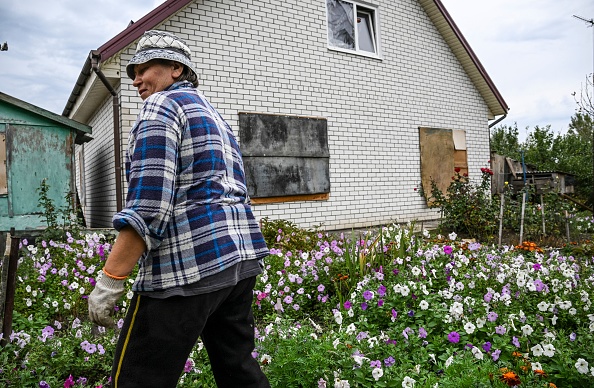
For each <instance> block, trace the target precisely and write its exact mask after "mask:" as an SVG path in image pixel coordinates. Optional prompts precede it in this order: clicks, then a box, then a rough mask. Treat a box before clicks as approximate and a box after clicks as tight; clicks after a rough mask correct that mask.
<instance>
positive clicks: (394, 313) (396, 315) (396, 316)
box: [392, 309, 398, 319]
mask: <svg viewBox="0 0 594 388" xmlns="http://www.w3.org/2000/svg"><path fill="white" fill-rule="evenodd" d="M392 318H394V319H396V318H398V311H396V310H394V309H392Z"/></svg>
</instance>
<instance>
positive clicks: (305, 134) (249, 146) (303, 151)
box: [239, 113, 330, 157]
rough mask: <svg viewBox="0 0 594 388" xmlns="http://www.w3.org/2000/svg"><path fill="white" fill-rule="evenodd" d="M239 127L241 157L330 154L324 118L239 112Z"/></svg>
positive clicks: (318, 155)
mask: <svg viewBox="0 0 594 388" xmlns="http://www.w3.org/2000/svg"><path fill="white" fill-rule="evenodd" d="M239 127H240V141H241V153H242V154H243V156H296V157H329V156H330V152H329V151H328V130H327V121H326V119H322V118H314V117H297V116H281V115H269V114H257V113H240V114H239Z"/></svg>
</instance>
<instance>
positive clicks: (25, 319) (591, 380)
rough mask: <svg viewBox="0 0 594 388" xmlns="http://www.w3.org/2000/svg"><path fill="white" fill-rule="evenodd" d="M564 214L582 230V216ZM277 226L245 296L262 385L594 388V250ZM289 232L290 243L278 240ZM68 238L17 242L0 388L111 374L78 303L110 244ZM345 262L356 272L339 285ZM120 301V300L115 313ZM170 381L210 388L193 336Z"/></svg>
mask: <svg viewBox="0 0 594 388" xmlns="http://www.w3.org/2000/svg"><path fill="white" fill-rule="evenodd" d="M574 218H575V220H576V224H578V223H579V225H582V227H588V228H591V226H589V224H592V223H593V222H592V219H591V218H589V219H587V218H583V217H577V216H576V217H574ZM278 225H280V223H279V224H277V227H275V233H276V236H274V237H272V241H276V240H277V239H278V242H281V241H282V244H281V245H279V246H278V247H276V248H275V247H271V255H270V256H269V257H268V258H266V259H265V272H264V273H263V274H262V275H261V276H259V277H258V281H257V284H256V287H255V290H254V293H255V298H254V306H253V307H254V308H253V310H254V317H255V320H256V343H255V350H254V353H253V355H254V357H255V358H256V360H257V361H258V362H259V363H260V365H261V367H262V369H263V371H264V372H265V373H266V375H267V376H268V378H269V379H270V381H271V383H272V386H278V387H291V388H293V387H316V386H324V385H325V386H327V387H328V386H334V387H347V386H350V387H353V388H354V387H374V388H375V387H398V388H400V387H411V386H413V384H414V387H427V388H432V387H434V386H435V385H436V384H437V385H438V386H440V387H500V388H503V387H507V386H510V384H509V381H507V382H506V381H505V374H506V373H510V374H511V373H512V372H513V376H515V377H514V378H516V377H517V379H519V381H520V382H521V386H522V387H540V388H542V387H543V386H545V385H546V384H548V383H550V382H552V383H555V384H557V385H558V386H563V387H587V386H593V384H594V372H592V371H591V369H590V368H592V367H593V366H594V350H593V349H592V346H591V335H592V332H594V316H593V315H592V301H593V300H594V290H593V289H592V286H591V285H592V281H593V280H594V262H593V261H592V255H590V254H587V255H586V256H575V255H574V256H570V255H567V254H565V253H564V251H557V250H550V251H544V252H543V251H542V250H530V251H524V250H522V251H520V250H518V249H516V248H514V247H503V248H501V249H497V248H495V247H493V246H492V245H482V244H480V243H478V242H471V243H469V242H466V241H458V240H457V236H456V233H450V234H449V236H448V239H444V238H439V239H434V238H431V235H430V234H429V233H428V232H426V231H423V232H422V233H421V234H415V233H413V231H414V224H410V225H406V226H397V225H390V226H386V227H383V228H381V229H377V230H373V231H366V232H360V233H358V232H355V231H353V232H351V234H350V236H351V237H350V238H349V237H348V236H345V235H343V234H336V235H335V234H329V233H321V232H318V233H317V234H316V235H315V236H311V235H310V238H309V239H302V237H301V236H303V235H306V234H309V232H308V231H300V230H297V229H298V228H296V227H294V226H286V225H289V223H286V224H284V225H285V226H283V228H284V229H285V230H282V229H281V228H280V227H278ZM592 229H594V228H592ZM286 230H291V232H290V234H291V236H296V238H297V243H296V244H292V243H291V242H290V241H287V240H285V239H284V237H285V236H286ZM589 230H590V229H589ZM293 233H294V234H293ZM279 236H280V238H278V237H279ZM70 239H71V240H70V241H66V242H65V243H63V244H62V243H55V242H49V243H48V242H46V243H45V246H44V242H39V243H38V244H36V245H35V246H30V245H29V244H27V243H25V244H24V246H25V249H24V250H23V251H22V252H21V253H22V258H21V259H20V266H19V277H18V282H17V294H18V297H17V298H16V305H15V309H16V311H15V320H14V323H13V324H14V328H15V331H14V332H13V333H11V334H10V335H4V338H5V339H6V340H7V342H8V343H7V345H6V346H5V347H2V348H0V365H2V367H1V368H2V370H1V371H0V385H1V386H4V385H5V386H17V387H46V385H45V384H48V385H49V386H51V387H60V386H68V387H71V386H75V387H97V386H98V385H100V384H104V383H105V382H106V380H107V375H108V373H109V370H110V368H111V360H112V357H113V351H114V348H115V342H116V338H117V335H118V329H115V330H104V329H101V328H97V327H95V326H93V325H92V324H91V323H90V322H89V321H88V319H87V317H86V313H85V311H86V307H85V305H84V303H85V300H86V299H85V296H86V295H87V294H88V292H89V291H90V288H91V287H90V286H91V285H92V281H91V279H92V278H93V277H94V276H95V275H94V273H95V272H96V269H97V268H98V267H99V266H98V265H96V263H100V262H101V261H102V258H103V257H104V256H105V255H106V254H107V253H108V252H109V248H110V246H111V245H110V243H109V242H108V241H107V240H108V239H107V238H105V236H100V235H88V236H86V237H85V238H83V239H81V240H76V239H73V238H72V237H70ZM312 240H313V241H315V243H314V244H310V242H311V241H312ZM305 242H307V244H306V243H305ZM583 244H584V245H588V244H587V243H586V242H585V241H584V242H583ZM589 244H590V247H589V248H587V247H586V248H587V249H589V251H588V252H590V251H592V248H591V243H589ZM285 246H286V247H298V249H297V250H296V251H290V250H287V249H286V248H284V247H285ZM349 246H351V247H352V249H354V251H353V252H354V253H353V256H352V258H351V259H348V258H347V257H345V255H348V254H349V253H347V250H348V249H347V247H349ZM101 249H103V252H101ZM574 252H575V253H577V250H576V251H574ZM362 258H363V260H361V259H362ZM347 260H351V261H352V271H353V272H352V275H353V277H354V278H356V281H355V282H354V283H353V284H352V286H350V288H349V289H348V292H337V291H336V287H333V282H334V281H336V278H337V276H338V273H339V272H340V273H342V274H343V276H345V275H344V274H345V273H348V272H347V266H348V264H347ZM361 263H363V265H362V266H361ZM66 264H67V265H66ZM63 268H66V269H67V270H66V271H64V270H62V269H63ZM128 286H129V285H128ZM128 298H129V295H126V296H124V297H123V298H122V300H121V301H120V302H119V303H118V310H119V311H117V312H116V317H117V319H118V320H119V319H120V318H121V317H122V316H123V313H124V310H125V309H126V307H127V306H128V305H127V303H128ZM27 299H29V300H30V301H28V300H27ZM66 303H68V306H66ZM73 306H76V307H73ZM120 322H121V321H120ZM452 332H456V333H457V334H458V335H459V340H457V339H456V340H454V339H450V337H449V335H450V333H452ZM538 346H540V347H547V354H544V353H543V351H542V350H539V348H538ZM550 346H552V347H550ZM585 362H588V363H589V367H588V368H587V370H586V371H585V372H584V365H585V364H584V363H585ZM536 366H538V367H539V368H541V369H542V370H544V372H545V373H546V375H545V374H538V373H536V372H534V371H533V369H534V368H535V367H536ZM510 381H511V380H510ZM42 383H43V384H42ZM178 386H179V387H183V388H189V387H209V388H214V387H215V386H216V385H215V383H214V379H213V377H212V373H211V369H210V366H209V362H208V357H207V354H206V351H205V350H204V348H203V346H202V343H201V342H200V341H199V342H198V343H197V344H196V346H195V347H194V349H193V351H192V353H191V354H190V357H189V359H188V361H187V363H186V367H185V368H184V372H183V374H182V377H181V379H180V382H179V384H178Z"/></svg>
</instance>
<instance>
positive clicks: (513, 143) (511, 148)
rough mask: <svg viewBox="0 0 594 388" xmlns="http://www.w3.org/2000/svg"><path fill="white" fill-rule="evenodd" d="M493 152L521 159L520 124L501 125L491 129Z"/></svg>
mask: <svg viewBox="0 0 594 388" xmlns="http://www.w3.org/2000/svg"><path fill="white" fill-rule="evenodd" d="M490 145H491V152H495V153H497V154H499V155H503V156H507V157H510V158H512V159H515V160H520V158H521V154H520V150H521V149H522V146H521V145H520V140H519V130H518V125H517V124H514V126H513V127H511V126H507V125H501V126H499V127H495V128H493V129H491V142H490Z"/></svg>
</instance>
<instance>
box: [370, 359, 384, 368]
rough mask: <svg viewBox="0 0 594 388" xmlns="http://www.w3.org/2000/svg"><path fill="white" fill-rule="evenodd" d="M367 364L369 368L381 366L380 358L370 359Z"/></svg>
mask: <svg viewBox="0 0 594 388" xmlns="http://www.w3.org/2000/svg"><path fill="white" fill-rule="evenodd" d="M369 366H370V367H371V368H381V367H382V362H381V361H380V360H375V361H371V362H370V363H369Z"/></svg>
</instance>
